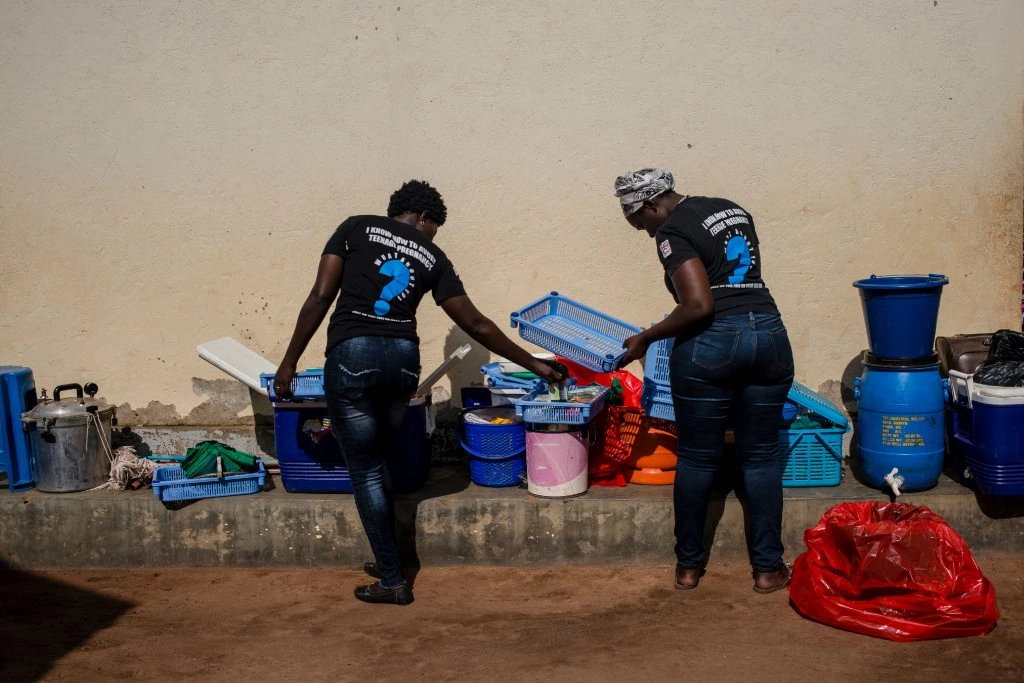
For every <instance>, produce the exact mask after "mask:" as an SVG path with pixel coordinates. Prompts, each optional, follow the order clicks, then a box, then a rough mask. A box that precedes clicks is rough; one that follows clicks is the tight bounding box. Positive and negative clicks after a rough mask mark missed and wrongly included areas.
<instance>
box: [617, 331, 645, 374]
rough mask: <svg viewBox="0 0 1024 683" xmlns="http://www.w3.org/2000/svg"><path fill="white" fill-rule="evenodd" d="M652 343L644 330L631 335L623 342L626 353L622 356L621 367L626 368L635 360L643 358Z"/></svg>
mask: <svg viewBox="0 0 1024 683" xmlns="http://www.w3.org/2000/svg"><path fill="white" fill-rule="evenodd" d="M650 345H651V343H650V342H649V341H647V339H646V337H644V334H643V333H642V332H641V333H640V334H634V335H633V336H632V337H629V338H628V339H627V340H626V341H624V342H622V348H624V349H626V355H625V356H623V357H622V362H620V363H619V367H620V368H624V367H626V366H627V365H629V364H630V363H632V362H633V361H635V360H640V359H641V358H643V357H644V356H645V355H647V347H648V346H650Z"/></svg>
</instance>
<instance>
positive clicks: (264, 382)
mask: <svg viewBox="0 0 1024 683" xmlns="http://www.w3.org/2000/svg"><path fill="white" fill-rule="evenodd" d="M260 386H261V387H263V388H264V389H266V390H267V394H268V395H269V396H270V400H271V401H277V400H279V399H278V397H277V394H275V393H274V375H273V374H272V373H267V372H265V373H263V374H262V375H260ZM323 397H324V371H323V369H322V368H321V369H319V370H304V371H302V372H296V373H295V379H293V380H292V398H297V399H322V398H323Z"/></svg>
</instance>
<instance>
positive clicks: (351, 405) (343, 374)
mask: <svg viewBox="0 0 1024 683" xmlns="http://www.w3.org/2000/svg"><path fill="white" fill-rule="evenodd" d="M419 377H420V351H419V346H418V345H417V344H416V342H413V341H410V340H408V339H394V338H391V337H354V338H352V339H347V340H345V341H343V342H341V343H340V344H337V345H336V346H335V347H334V348H332V349H331V350H330V352H329V353H328V354H327V361H326V363H325V365H324V391H325V393H326V395H327V410H328V412H329V413H330V415H331V424H332V426H333V428H334V433H335V435H336V436H337V437H338V442H339V443H340V444H341V452H342V455H343V456H344V458H345V466H346V467H347V468H348V472H349V476H350V477H351V478H352V488H353V491H354V494H355V501H356V509H357V510H358V511H359V519H360V520H362V522H363V529H364V530H365V531H366V537H367V539H369V541H370V547H371V548H372V549H373V556H374V560H375V561H376V562H377V568H378V569H379V570H380V572H381V575H382V577H383V578H382V579H381V586H383V587H384V588H395V587H397V586H400V585H402V584H403V583H405V578H404V577H403V575H402V566H401V564H400V562H399V559H398V547H397V545H396V542H395V516H394V501H393V499H392V494H391V478H390V476H389V474H388V468H387V465H386V463H385V456H386V455H387V453H388V450H389V448H390V445H391V439H392V437H393V435H395V434H398V433H399V432H400V430H401V427H402V421H403V420H404V419H405V412H406V409H407V408H408V406H409V400H410V399H411V398H412V395H413V392H415V391H416V387H417V385H418V384H419Z"/></svg>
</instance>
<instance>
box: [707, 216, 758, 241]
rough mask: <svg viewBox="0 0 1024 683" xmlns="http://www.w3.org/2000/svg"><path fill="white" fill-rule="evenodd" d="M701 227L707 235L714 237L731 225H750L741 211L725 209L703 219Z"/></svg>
mask: <svg viewBox="0 0 1024 683" xmlns="http://www.w3.org/2000/svg"><path fill="white" fill-rule="evenodd" d="M701 225H702V226H703V228H704V229H705V230H707V231H708V234H709V235H711V236H712V237H714V236H715V235H717V234H718V233H720V232H722V231H723V230H725V229H726V228H728V227H731V226H733V225H750V221H749V220H748V219H747V212H746V211H744V210H743V209H725V210H724V211H719V212H718V213H714V214H711V215H710V216H708V217H707V218H705V219H704V222H703V223H702V224H701Z"/></svg>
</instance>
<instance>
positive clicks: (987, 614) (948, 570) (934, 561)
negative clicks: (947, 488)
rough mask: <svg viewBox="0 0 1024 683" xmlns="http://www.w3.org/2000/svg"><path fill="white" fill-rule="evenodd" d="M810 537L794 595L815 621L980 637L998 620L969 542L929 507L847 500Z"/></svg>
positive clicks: (915, 635)
mask: <svg viewBox="0 0 1024 683" xmlns="http://www.w3.org/2000/svg"><path fill="white" fill-rule="evenodd" d="M804 543H805V544H806V545H807V552H805V553H804V554H802V555H801V556H800V557H798V558H797V560H796V564H795V565H794V567H793V580H792V583H791V584H790V588H789V599H790V602H791V603H792V605H793V607H794V608H795V609H796V610H797V612H799V613H800V614H801V615H803V616H805V617H807V618H808V619H812V620H814V621H818V622H821V623H823V624H827V625H829V626H834V627H836V628H840V629H844V630H846V631H854V632H856V633H863V634H864V635H869V636H875V637H878V638H887V639H889V640H895V641H912V640H932V639H935V638H958V637H962V636H980V635H984V634H985V633H988V632H989V631H991V630H992V629H993V628H995V625H996V622H997V621H998V620H999V608H998V607H997V606H996V592H995V588H993V587H992V584H991V583H990V582H989V581H988V579H986V578H985V577H984V576H983V575H982V573H981V569H979V568H978V565H977V563H976V562H975V561H974V557H973V556H972V555H971V551H970V549H969V548H968V547H967V544H966V543H964V540H963V539H962V538H960V536H959V535H958V534H957V533H956V532H955V531H953V529H951V528H950V526H949V525H948V524H946V521H945V520H944V519H942V517H940V516H939V515H937V514H935V513H934V512H932V511H931V510H929V509H928V508H926V507H919V506H914V505H908V504H905V503H866V502H865V503H841V504H839V505H836V506H835V507H833V508H832V509H831V510H829V511H828V512H826V513H825V515H824V516H823V517H822V518H821V521H820V522H818V525H817V526H815V527H814V528H813V529H808V530H807V531H806V532H804Z"/></svg>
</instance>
